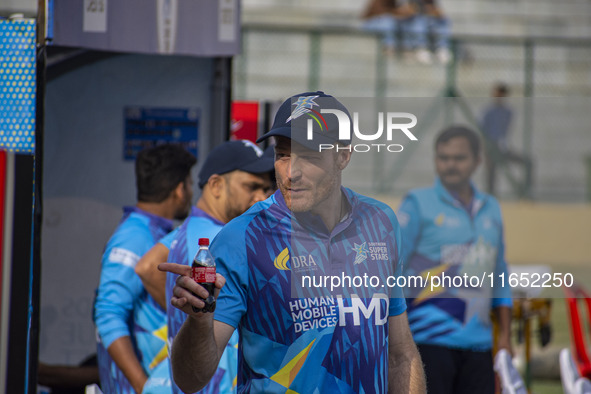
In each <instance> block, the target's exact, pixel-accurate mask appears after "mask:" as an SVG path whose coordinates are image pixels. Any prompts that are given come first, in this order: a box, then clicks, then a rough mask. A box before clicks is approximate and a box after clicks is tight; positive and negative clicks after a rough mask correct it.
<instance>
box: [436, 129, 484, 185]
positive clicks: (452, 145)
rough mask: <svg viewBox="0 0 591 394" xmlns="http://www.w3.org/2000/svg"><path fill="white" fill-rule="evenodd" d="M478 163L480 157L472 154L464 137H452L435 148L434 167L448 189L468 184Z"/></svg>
mask: <svg viewBox="0 0 591 394" xmlns="http://www.w3.org/2000/svg"><path fill="white" fill-rule="evenodd" d="M478 164H480V158H478V157H475V156H474V153H472V150H471V149H470V143H469V142H468V140H467V139H466V138H464V137H454V138H452V139H450V140H448V141H447V142H442V143H440V144H439V145H437V148H436V149H435V169H436V171H437V175H439V179H441V183H443V185H444V186H445V187H446V188H448V189H452V190H453V189H458V188H460V187H463V186H466V185H469V184H470V177H471V176H472V174H473V173H474V171H475V170H476V168H477V167H478Z"/></svg>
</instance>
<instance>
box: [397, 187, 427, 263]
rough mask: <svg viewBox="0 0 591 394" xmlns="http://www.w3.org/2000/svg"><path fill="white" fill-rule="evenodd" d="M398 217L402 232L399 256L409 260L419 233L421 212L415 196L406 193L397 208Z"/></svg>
mask: <svg viewBox="0 0 591 394" xmlns="http://www.w3.org/2000/svg"><path fill="white" fill-rule="evenodd" d="M398 219H399V222H400V228H401V232H402V245H401V257H402V260H403V262H408V261H410V260H409V259H410V257H411V256H412V255H413V253H414V251H415V248H416V245H417V241H418V239H419V235H420V233H421V214H420V210H419V204H418V202H417V201H416V199H415V197H413V196H412V195H407V196H406V197H405V198H404V200H403V201H402V203H401V204H400V208H399V209H398Z"/></svg>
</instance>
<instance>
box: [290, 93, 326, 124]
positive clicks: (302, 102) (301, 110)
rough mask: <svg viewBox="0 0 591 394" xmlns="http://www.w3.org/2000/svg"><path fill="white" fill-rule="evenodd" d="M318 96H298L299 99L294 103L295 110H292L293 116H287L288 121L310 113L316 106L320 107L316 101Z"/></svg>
mask: <svg viewBox="0 0 591 394" xmlns="http://www.w3.org/2000/svg"><path fill="white" fill-rule="evenodd" d="M317 98H318V96H304V97H298V101H296V102H295V103H293V104H292V105H295V106H296V107H295V108H294V109H293V111H291V116H290V117H289V118H287V121H286V122H289V121H290V120H293V119H297V118H299V117H300V116H302V115H304V114H307V113H309V112H310V111H311V110H312V108H313V107H314V106H317V107H318V106H319V105H318V104H316V103H315V102H314V100H315V99H317Z"/></svg>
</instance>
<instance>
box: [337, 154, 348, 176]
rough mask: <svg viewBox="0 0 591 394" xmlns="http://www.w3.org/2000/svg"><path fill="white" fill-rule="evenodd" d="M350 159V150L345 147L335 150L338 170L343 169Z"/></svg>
mask: <svg viewBox="0 0 591 394" xmlns="http://www.w3.org/2000/svg"><path fill="white" fill-rule="evenodd" d="M349 161H351V152H350V151H349V150H347V149H344V150H339V151H338V152H337V167H338V168H339V170H341V171H342V170H344V169H345V168H346V167H347V165H349Z"/></svg>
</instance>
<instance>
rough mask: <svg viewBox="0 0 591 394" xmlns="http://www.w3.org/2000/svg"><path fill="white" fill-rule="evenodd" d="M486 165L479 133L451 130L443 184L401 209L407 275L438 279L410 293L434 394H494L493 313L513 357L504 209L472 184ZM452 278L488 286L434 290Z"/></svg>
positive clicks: (450, 285)
mask: <svg viewBox="0 0 591 394" xmlns="http://www.w3.org/2000/svg"><path fill="white" fill-rule="evenodd" d="M479 163H480V143H479V138H478V135H477V134H476V133H475V132H473V131H472V130H469V129H467V128H465V127H463V126H452V127H449V128H447V129H445V130H444V131H442V132H441V134H439V135H438V137H437V139H436V142H435V168H436V171H437V175H438V178H437V180H436V181H435V185H434V186H432V187H429V188H424V189H416V190H412V191H411V192H409V193H408V195H407V196H406V197H405V198H404V200H403V201H402V204H401V206H400V209H399V212H398V218H399V220H400V224H401V227H402V237H403V240H404V245H403V248H402V250H403V255H402V257H403V259H404V261H405V274H406V275H407V276H409V277H410V276H421V277H423V278H426V277H430V278H432V279H431V283H426V284H425V286H423V287H420V286H417V287H416V288H407V289H406V290H405V294H406V296H407V297H409V298H408V299H407V305H408V320H409V323H410V328H411V331H412V333H413V337H414V339H415V342H416V343H417V345H418V348H419V352H420V353H421V358H422V360H423V362H424V364H425V374H426V375H427V386H428V391H429V393H449V394H451V393H454V394H455V393H491V394H492V393H494V390H495V380H494V372H493V362H492V361H493V359H492V354H491V349H492V344H493V338H492V330H491V321H490V312H491V309H492V310H493V311H494V312H495V314H496V317H497V319H498V322H499V328H500V329H499V336H498V342H497V344H498V348H499V349H503V348H504V349H507V350H509V352H511V342H510V322H511V309H510V308H511V305H512V302H511V292H510V289H509V287H508V286H507V284H506V283H505V286H504V287H503V286H502V283H500V282H499V281H498V279H499V274H502V273H506V271H507V266H506V263H505V250H504V244H503V223H502V218H501V211H500V207H499V204H498V202H497V201H496V200H495V198H494V197H492V196H490V195H487V194H484V193H482V192H480V191H479V190H478V189H477V188H476V187H475V186H474V184H473V183H472V182H471V180H470V179H471V176H472V174H473V173H474V171H475V170H476V168H477V167H478V165H479ZM434 277H435V278H434ZM445 277H447V278H448V279H450V278H462V277H465V278H475V277H477V278H478V279H479V281H481V280H482V279H481V278H483V277H484V278H485V279H486V281H485V282H484V283H482V282H479V283H477V282H476V281H474V280H473V279H472V280H470V281H467V280H464V281H463V282H462V283H460V281H458V280H454V281H451V279H450V280H448V281H447V282H442V283H444V284H443V285H442V286H431V285H432V284H433V283H438V282H433V281H434V280H435V281H437V280H439V279H442V278H445ZM505 277H506V276H505Z"/></svg>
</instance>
